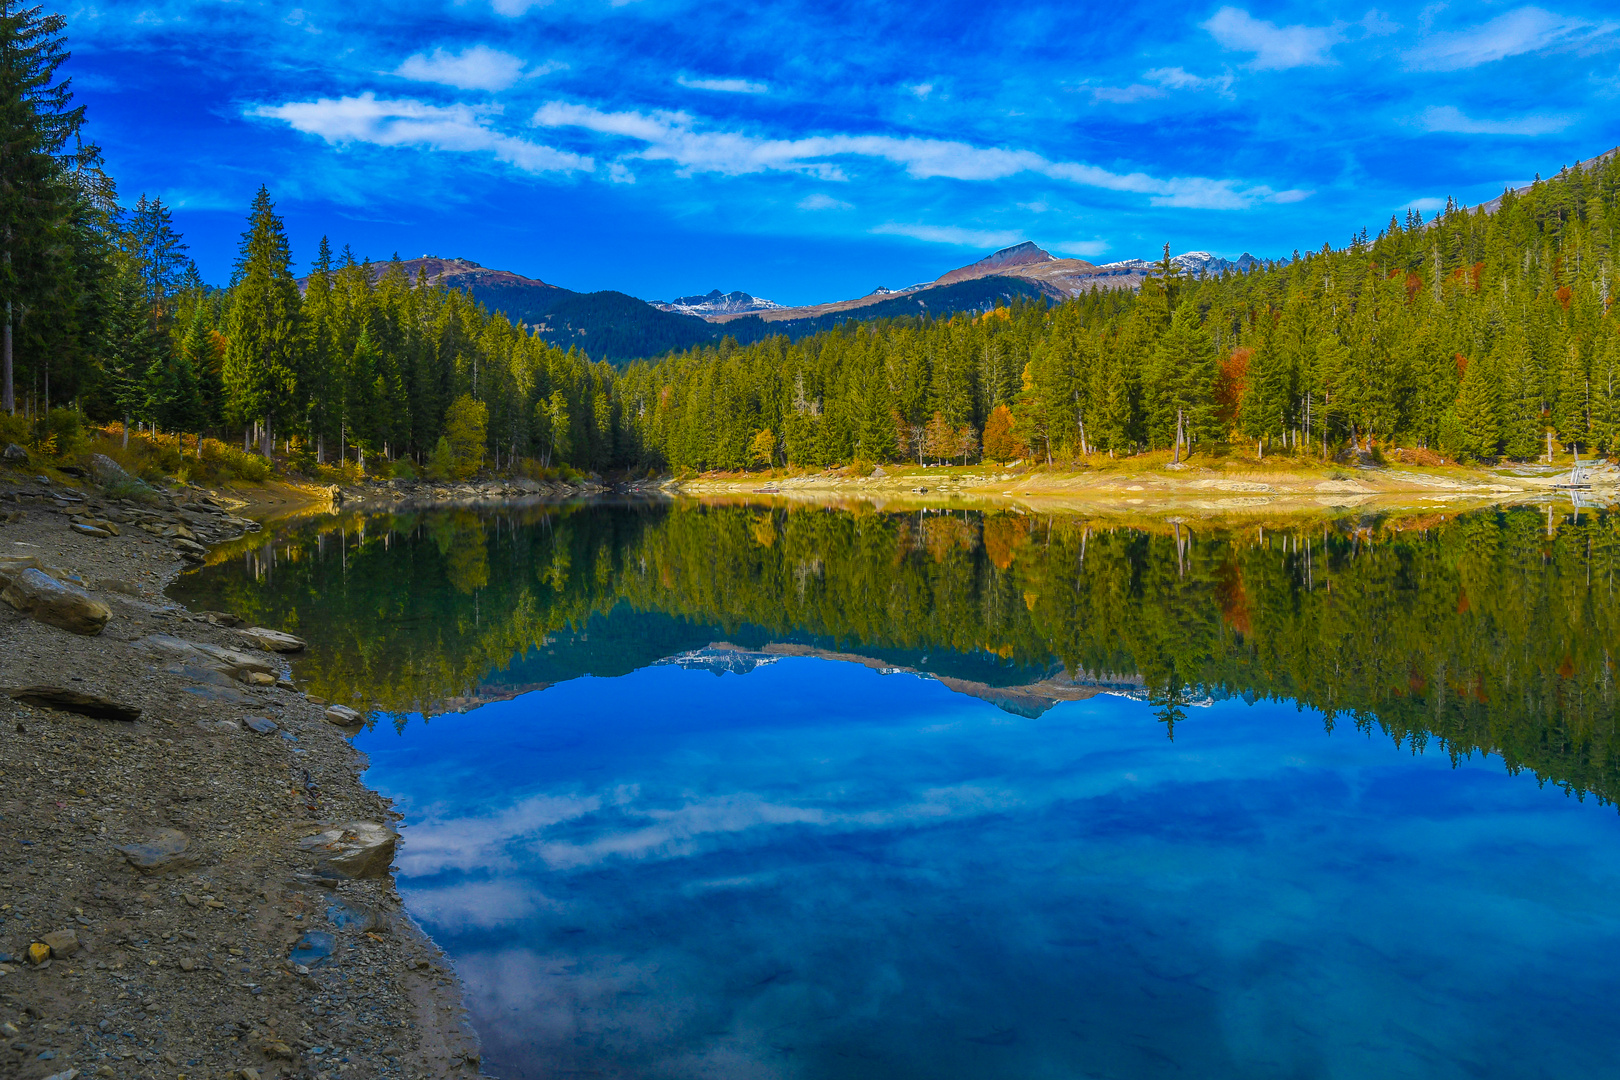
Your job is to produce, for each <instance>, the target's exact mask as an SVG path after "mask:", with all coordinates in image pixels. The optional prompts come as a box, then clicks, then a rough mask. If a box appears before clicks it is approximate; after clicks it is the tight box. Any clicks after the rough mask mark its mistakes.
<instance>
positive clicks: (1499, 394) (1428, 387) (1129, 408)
mask: <svg viewBox="0 0 1620 1080" xmlns="http://www.w3.org/2000/svg"><path fill="white" fill-rule="evenodd" d="M0 45H3V46H4V47H3V48H0V128H3V131H0V140H3V142H4V150H5V152H4V154H0V212H3V213H4V215H5V221H6V222H7V227H6V232H5V234H4V238H3V239H4V245H3V246H4V250H3V251H0V296H3V300H4V311H3V312H0V319H3V322H0V361H3V371H0V381H3V398H4V402H3V404H4V411H5V413H6V414H8V416H9V419H7V421H6V423H8V424H9V425H10V428H9V430H11V431H12V432H13V433H15V432H17V431H21V430H23V427H22V426H20V424H19V421H18V420H17V419H16V417H17V416H18V415H20V416H22V417H23V418H25V419H30V420H34V421H36V422H37V421H39V420H41V418H43V417H44V416H45V414H47V413H48V412H49V410H50V409H51V407H52V405H53V404H55V405H56V406H58V407H61V406H69V407H71V408H73V409H75V410H77V411H78V412H80V413H82V414H83V415H86V416H88V417H90V418H91V419H93V420H97V421H103V422H108V421H122V422H123V423H124V428H125V431H126V433H127V432H128V431H129V429H130V428H131V427H141V426H145V427H148V428H151V429H153V430H160V431H168V432H186V433H191V434H195V435H199V436H200V435H201V434H202V433H204V432H208V433H213V434H216V435H219V436H221V437H225V438H231V439H235V438H237V437H238V436H239V437H240V438H241V440H242V442H243V444H244V446H245V447H246V446H256V447H257V449H258V451H259V452H260V453H262V454H264V455H266V456H269V455H271V454H272V452H274V451H275V450H277V449H279V450H280V451H282V452H284V453H288V454H290V455H291V456H292V457H293V458H294V459H295V460H296V461H298V462H301V463H304V464H308V465H313V466H319V465H324V464H328V463H331V462H344V463H349V464H350V465H352V466H355V467H358V468H360V469H369V470H372V471H376V470H378V469H398V468H400V465H399V464H398V463H400V462H402V461H404V462H410V463H412V464H413V465H414V466H433V467H436V468H438V469H439V470H440V471H443V472H447V473H448V472H457V473H461V474H466V473H469V472H472V471H475V470H477V469H478V468H481V467H484V466H490V467H494V468H497V469H506V468H510V467H513V466H518V465H522V466H538V467H542V468H544V467H557V466H568V467H571V468H575V469H579V470H588V471H601V470H608V469H620V470H635V471H638V472H639V471H644V470H660V471H662V470H677V471H683V470H704V469H716V468H720V469H743V468H749V467H757V466H794V467H810V468H820V467H826V466H829V465H840V464H851V463H859V462H870V463H873V464H879V463H884V462H893V461H906V460H914V461H919V462H926V461H930V460H932V461H949V460H957V461H961V462H969V461H974V460H979V459H986V458H987V459H991V460H1000V461H1005V460H1008V459H1010V458H1015V457H1028V458H1034V459H1037V460H1040V461H1044V462H1047V463H1050V464H1054V465H1056V464H1068V463H1072V462H1075V461H1077V460H1084V459H1086V458H1088V457H1090V456H1092V455H1097V454H1107V455H1113V456H1119V455H1127V454H1132V453H1137V452H1141V451H1144V450H1154V449H1162V450H1171V451H1173V452H1174V454H1175V455H1176V456H1177V457H1178V458H1179V457H1180V456H1182V455H1183V454H1185V453H1191V452H1194V451H1196V450H1198V449H1200V448H1205V447H1210V446H1221V445H1229V444H1233V443H1236V444H1239V445H1242V446H1244V447H1249V448H1252V450H1253V451H1254V452H1255V453H1258V454H1266V453H1275V452H1277V451H1278V450H1283V451H1287V452H1292V453H1311V454H1316V455H1320V456H1329V455H1335V454H1338V453H1340V452H1342V451H1344V450H1346V449H1351V450H1355V451H1360V452H1362V453H1375V452H1377V451H1378V450H1379V448H1381V447H1387V446H1389V445H1391V444H1401V445H1406V446H1411V447H1416V448H1427V449H1430V450H1433V451H1436V452H1437V453H1439V454H1443V455H1449V456H1452V457H1460V458H1468V459H1477V460H1490V459H1495V458H1498V457H1504V456H1505V457H1508V458H1515V459H1526V458H1531V457H1534V456H1536V455H1538V454H1542V453H1547V452H1549V451H1550V450H1551V449H1553V448H1554V447H1555V446H1561V447H1565V448H1575V449H1579V450H1581V451H1583V452H1587V453H1602V454H1617V453H1620V333H1617V330H1616V325H1615V318H1614V316H1613V314H1612V312H1611V307H1612V285H1613V279H1614V241H1615V233H1616V229H1617V228H1620V207H1617V205H1616V203H1617V193H1620V160H1617V159H1616V158H1615V157H1614V156H1612V155H1611V156H1607V157H1605V158H1603V159H1600V160H1597V161H1594V162H1592V163H1590V164H1588V165H1587V166H1586V167H1584V168H1582V167H1575V168H1569V169H1565V170H1563V171H1561V172H1560V173H1559V174H1558V175H1557V176H1555V177H1553V178H1552V179H1549V180H1545V181H1543V180H1540V179H1539V178H1538V180H1537V182H1536V183H1535V184H1534V185H1533V186H1531V187H1530V188H1529V189H1528V190H1527V191H1524V192H1523V193H1515V192H1508V193H1506V194H1505V195H1504V197H1503V198H1502V200H1501V202H1500V205H1499V206H1497V207H1496V208H1495V210H1494V212H1492V213H1487V212H1485V210H1484V209H1483V208H1475V209H1474V210H1472V211H1470V210H1467V209H1465V208H1462V207H1460V206H1457V205H1455V204H1448V205H1447V206H1446V208H1445V209H1443V210H1441V211H1438V212H1437V213H1436V214H1435V216H1434V217H1433V218H1432V219H1431V220H1428V221H1425V220H1423V218H1422V216H1421V215H1419V214H1417V213H1416V212H1415V211H1409V212H1408V213H1407V214H1406V215H1405V216H1404V218H1403V217H1401V216H1400V215H1395V216H1392V217H1391V219H1390V222H1389V224H1388V226H1387V227H1386V228H1384V229H1383V230H1382V231H1381V232H1380V233H1379V234H1378V235H1377V237H1376V238H1370V237H1369V236H1368V235H1367V233H1366V231H1365V230H1363V231H1362V232H1361V233H1360V234H1359V235H1357V236H1355V237H1353V238H1352V239H1351V241H1350V242H1349V243H1348V244H1347V245H1345V246H1344V247H1341V248H1334V247H1332V246H1330V245H1326V244H1324V245H1323V246H1322V248H1321V249H1320V250H1318V251H1314V252H1310V253H1308V254H1303V255H1302V254H1299V253H1297V252H1296V253H1295V254H1294V256H1293V257H1292V258H1289V259H1285V260H1281V261H1277V262H1273V263H1268V264H1265V265H1263V266H1262V267H1261V268H1259V269H1256V270H1254V271H1251V272H1250V273H1247V274H1239V273H1228V274H1224V275H1222V276H1219V277H1215V278H1208V277H1205V278H1197V279H1189V278H1187V277H1185V276H1183V275H1182V274H1180V273H1179V272H1178V268H1177V267H1176V265H1175V264H1174V263H1172V262H1171V261H1170V260H1169V258H1168V249H1167V250H1166V257H1165V258H1164V259H1163V260H1162V261H1161V262H1160V264H1159V267H1158V270H1157V272H1156V273H1155V274H1153V275H1152V276H1151V277H1149V278H1148V280H1147V281H1146V282H1145V283H1144V284H1143V285H1142V287H1141V289H1140V290H1139V291H1136V292H1130V291H1125V290H1117V289H1116V290H1104V289H1100V288H1099V289H1093V290H1092V291H1090V292H1089V293H1086V294H1084V295H1081V296H1077V297H1074V298H1072V299H1069V300H1066V301H1064V302H1061V303H1055V304H1054V303H1049V302H1047V301H1045V300H1033V301H1028V302H1017V303H1014V304H1013V305H1012V306H1010V307H997V308H994V309H992V310H988V311H984V312H981V313H978V314H958V315H954V316H951V317H948V318H933V317H929V316H927V315H923V316H917V317H906V318H890V319H877V320H871V321H867V322H856V321H850V322H846V323H844V324H843V325H841V326H838V327H836V328H834V329H830V330H825V331H822V332H819V333H815V334H811V335H809V336H806V337H802V338H800V339H798V340H789V338H788V337H786V336H774V337H768V338H765V339H763V340H759V341H755V342H752V343H750V344H747V345H739V344H738V343H737V342H736V341H734V340H731V339H722V340H721V341H719V342H718V343H716V344H712V345H706V346H703V347H700V348H693V349H690V350H687V351H684V352H677V353H671V354H669V355H667V356H665V357H662V358H659V359H650V360H644V361H637V362H631V363H628V364H624V365H622V366H613V365H610V364H608V363H607V362H605V361H604V360H603V359H601V358H600V357H599V358H597V359H596V360H592V358H591V357H590V355H589V354H588V353H587V352H585V351H583V350H581V349H579V348H577V347H574V348H569V349H568V350H566V351H565V350H562V349H560V348H557V347H555V346H553V345H550V344H547V343H546V342H545V341H544V340H542V339H541V338H540V337H538V336H537V334H536V333H535V332H532V331H530V330H528V329H526V328H525V327H524V326H523V325H521V324H516V323H514V322H513V321H512V320H511V319H508V318H507V317H506V316H505V315H503V314H500V313H498V312H491V311H489V310H488V309H487V308H485V307H483V306H480V305H479V304H477V303H475V302H474V301H473V300H472V299H471V298H469V297H468V296H467V295H466V294H465V293H462V292H460V291H456V290H452V289H448V288H446V287H444V286H442V285H438V284H435V283H432V282H429V281H427V280H425V279H423V278H422V277H420V276H419V277H418V278H417V279H416V280H412V279H410V277H409V276H408V275H407V274H406V272H405V270H404V268H403V266H402V265H401V264H400V262H399V260H398V258H397V257H396V258H395V259H394V260H392V261H390V262H388V263H384V264H381V265H376V264H372V263H370V262H368V261H367V260H365V259H363V258H360V257H359V256H357V255H356V254H355V253H354V252H353V251H351V250H350V249H348V248H344V249H343V250H342V251H341V252H334V250H333V248H332V245H331V244H330V243H329V242H328V241H327V240H325V239H323V240H322V241H321V243H320V245H319V248H318V250H317V251H316V252H315V256H314V258H313V260H312V261H311V263H310V272H309V273H308V274H307V276H305V277H304V278H302V279H299V278H298V277H296V275H295V272H294V257H293V252H292V250H291V247H290V244H289V242H288V240H287V236H286V230H285V227H284V223H283V221H282V219H281V217H280V215H279V214H278V213H277V211H276V207H275V204H274V202H273V200H272V198H271V196H270V193H269V192H268V190H266V189H265V188H262V187H261V189H260V190H259V192H258V194H257V196H256V197H255V198H254V200H253V203H252V205H251V207H250V208H249V213H248V218H247V222H246V227H245V229H244V232H243V234H242V240H241V244H240V249H239V252H238V256H237V259H236V262H235V265H234V268H233V272H232V276H231V280H230V282H229V284H228V285H227V286H225V287H224V288H215V287H211V286H209V285H206V284H205V283H204V282H203V281H202V279H201V277H200V275H199V274H198V273H197V270H196V267H195V265H194V264H193V263H192V261H191V260H190V259H189V258H188V257H187V254H186V251H187V249H186V245H185V243H184V240H183V238H182V237H181V236H180V235H179V234H178V232H177V231H176V230H175V228H174V225H173V220H172V215H171V212H170V209H169V208H168V207H166V206H165V205H164V204H163V202H162V200H161V199H160V198H148V197H147V196H145V195H141V196H140V197H138V198H137V199H136V200H135V201H134V203H133V204H132V205H128V206H126V205H124V204H123V203H121V202H120V200H119V199H118V196H117V191H116V186H115V184H114V182H113V181H112V179H111V178H110V177H108V176H107V174H106V172H105V170H104V168H103V166H102V160H101V156H100V153H99V151H98V150H97V149H96V147H95V146H93V145H92V144H88V143H85V142H84V141H83V138H82V135H83V132H82V128H83V124H84V119H85V118H84V112H83V109H82V108H81V107H79V106H76V105H74V104H73V102H72V94H71V88H70V86H69V84H68V82H67V81H65V80H61V79H59V78H58V73H59V68H60V66H61V64H62V63H63V62H64V61H65V60H66V59H67V56H68V53H67V49H66V44H65V24H64V22H63V20H62V18H61V17H60V16H58V15H45V14H42V12H41V9H39V8H37V7H34V8H22V7H20V6H16V5H9V4H0ZM8 437H10V436H8ZM199 452H200V441H199Z"/></svg>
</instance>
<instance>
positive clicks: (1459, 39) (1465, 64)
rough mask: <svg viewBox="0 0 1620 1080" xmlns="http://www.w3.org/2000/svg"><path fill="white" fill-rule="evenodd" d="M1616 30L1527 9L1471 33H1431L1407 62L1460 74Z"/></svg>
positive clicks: (1493, 20) (1519, 10)
mask: <svg viewBox="0 0 1620 1080" xmlns="http://www.w3.org/2000/svg"><path fill="white" fill-rule="evenodd" d="M1615 29H1616V26H1615V24H1613V23H1609V24H1606V25H1602V26H1598V25H1594V24H1592V23H1589V22H1586V21H1585V20H1582V19H1574V18H1569V17H1567V16H1564V15H1556V14H1554V13H1553V12H1550V11H1545V10H1543V9H1541V8H1537V7H1523V8H1519V9H1518V10H1517V11H1509V12H1507V13H1506V14H1504V15H1498V16H1497V17H1496V18H1494V19H1492V20H1491V21H1490V22H1487V23H1481V24H1480V25H1479V26H1476V27H1474V28H1472V29H1470V30H1454V31H1446V32H1442V33H1438V34H1430V35H1429V36H1428V38H1426V39H1425V40H1424V41H1423V43H1422V44H1421V45H1419V46H1418V47H1417V48H1415V49H1413V50H1411V51H1410V52H1408V53H1407V54H1406V62H1407V65H1408V66H1409V67H1413V68H1417V69H1420V70H1426V71H1458V70H1461V69H1463V68H1471V67H1477V66H1478V65H1480V64H1488V63H1490V62H1492V61H1494V60H1504V59H1506V58H1507V57H1510V56H1518V55H1520V54H1522V53H1528V52H1537V51H1539V50H1541V49H1548V48H1552V47H1554V46H1558V45H1570V44H1575V43H1577V42H1581V41H1585V40H1588V39H1590V38H1593V37H1596V36H1598V35H1600V34H1607V33H1613V32H1614V30H1615Z"/></svg>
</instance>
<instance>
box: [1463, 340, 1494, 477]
mask: <svg viewBox="0 0 1620 1080" xmlns="http://www.w3.org/2000/svg"><path fill="white" fill-rule="evenodd" d="M1500 409H1501V389H1500V387H1499V386H1498V384H1497V380H1496V378H1495V377H1494V373H1493V372H1492V371H1491V365H1490V364H1489V363H1488V362H1487V361H1486V360H1485V359H1483V358H1482V359H1479V360H1475V361H1474V362H1473V363H1470V364H1469V365H1468V369H1467V370H1466V371H1465V372H1464V373H1463V380H1462V386H1461V387H1460V388H1459V389H1458V391H1457V405H1456V423H1457V428H1458V433H1459V442H1458V444H1457V446H1456V449H1457V450H1458V451H1459V452H1460V453H1463V454H1466V455H1468V456H1470V457H1473V458H1476V459H1481V460H1488V459H1491V458H1494V457H1496V455H1497V453H1498V451H1499V450H1500V448H1501V441H1502V427H1501V413H1500Z"/></svg>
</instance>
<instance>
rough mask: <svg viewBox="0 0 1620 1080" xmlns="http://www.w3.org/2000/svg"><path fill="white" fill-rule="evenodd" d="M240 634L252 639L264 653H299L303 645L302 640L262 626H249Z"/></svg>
mask: <svg viewBox="0 0 1620 1080" xmlns="http://www.w3.org/2000/svg"><path fill="white" fill-rule="evenodd" d="M242 633H244V634H246V635H247V636H248V637H250V638H252V639H253V643H254V644H255V645H257V646H258V647H259V648H261V649H264V650H265V651H266V652H301V651H303V648H304V644H305V642H304V639H303V638H300V637H293V636H292V635H291V634H284V633H282V632H281V631H280V630H271V629H268V628H266V627H263V626H250V627H247V628H246V629H245V630H243V631H242Z"/></svg>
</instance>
